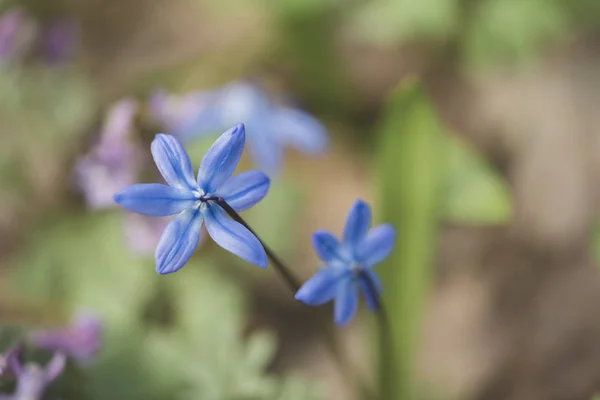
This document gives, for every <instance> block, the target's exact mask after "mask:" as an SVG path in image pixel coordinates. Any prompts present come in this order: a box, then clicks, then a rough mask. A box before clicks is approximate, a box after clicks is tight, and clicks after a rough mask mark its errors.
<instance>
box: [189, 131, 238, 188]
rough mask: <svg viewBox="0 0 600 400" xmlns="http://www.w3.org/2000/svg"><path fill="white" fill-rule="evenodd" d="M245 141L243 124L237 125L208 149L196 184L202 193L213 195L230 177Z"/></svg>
mask: <svg viewBox="0 0 600 400" xmlns="http://www.w3.org/2000/svg"><path fill="white" fill-rule="evenodd" d="M245 141H246V133H245V130H244V124H239V125H236V126H234V127H233V128H231V129H229V130H228V131H227V132H225V133H224V134H222V135H221V136H219V138H218V139H217V141H216V142H215V143H214V144H213V145H212V146H211V147H210V149H208V151H207V152H206V154H205V155H204V158H202V163H201V164H200V169H199V170H198V184H199V185H200V187H201V188H202V189H204V191H206V192H207V193H213V192H214V191H215V190H216V189H217V188H218V187H219V186H221V185H222V184H223V183H224V182H225V181H226V180H227V178H229V177H230V176H231V174H232V173H233V171H234V170H235V167H236V166H237V163H238V161H239V160H240V157H241V156H242V151H243V150H244V143H245Z"/></svg>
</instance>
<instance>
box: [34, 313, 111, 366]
mask: <svg viewBox="0 0 600 400" xmlns="http://www.w3.org/2000/svg"><path fill="white" fill-rule="evenodd" d="M30 339H31V342H32V343H33V344H34V345H35V346H36V347H39V348H41V349H45V350H50V351H55V352H60V353H65V354H66V355H67V356H69V357H71V358H73V359H74V360H75V361H77V362H78V363H80V364H86V363H88V362H90V361H91V360H92V359H93V357H94V356H95V355H96V353H97V352H98V350H99V349H100V344H101V342H102V324H101V322H100V320H99V319H98V318H97V317H95V316H94V315H91V314H88V313H80V314H78V315H76V316H75V318H74V319H73V322H72V323H71V325H70V326H69V327H67V328H65V329H60V330H39V331H35V332H32V333H31V334H30Z"/></svg>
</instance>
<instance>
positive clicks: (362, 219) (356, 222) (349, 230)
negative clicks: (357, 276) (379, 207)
mask: <svg viewBox="0 0 600 400" xmlns="http://www.w3.org/2000/svg"><path fill="white" fill-rule="evenodd" d="M370 226H371V208H370V207H369V205H368V204H367V203H365V202H364V201H362V200H356V201H355V202H354V204H352V207H351V208H350V211H349V212H348V216H347V217H346V226H345V227H344V235H343V236H344V244H345V245H346V246H347V247H348V248H349V249H350V251H352V252H355V251H356V250H357V246H358V245H359V244H360V243H361V242H362V241H363V239H364V238H365V236H367V232H368V231H369V227H370Z"/></svg>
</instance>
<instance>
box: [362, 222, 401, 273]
mask: <svg viewBox="0 0 600 400" xmlns="http://www.w3.org/2000/svg"><path fill="white" fill-rule="evenodd" d="M395 241H396V230H395V229H394V227H393V226H392V225H390V224H382V225H378V226H376V227H375V228H373V229H371V230H370V231H369V233H367V236H366V237H365V239H364V240H363V241H362V243H361V244H360V246H359V248H358V250H357V251H356V255H357V259H358V261H360V262H361V263H362V264H363V265H364V266H365V267H372V266H373V265H375V264H378V263H380V262H381V261H383V260H384V259H385V258H386V257H387V256H388V255H389V254H390V253H391V251H392V249H393V248H394V242H395Z"/></svg>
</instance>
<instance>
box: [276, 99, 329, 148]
mask: <svg viewBox="0 0 600 400" xmlns="http://www.w3.org/2000/svg"><path fill="white" fill-rule="evenodd" d="M272 112H274V114H273V115H272V117H271V118H272V119H271V121H270V123H271V126H272V127H273V129H274V133H275V135H276V137H277V138H278V141H279V143H281V144H283V145H287V146H290V147H293V148H295V149H297V150H300V151H302V152H303V153H306V154H310V155H315V154H320V153H322V152H324V151H325V150H326V149H327V147H328V145H329V138H328V137H327V130H326V129H325V127H324V126H323V125H322V124H321V123H320V122H319V121H318V120H317V119H316V118H314V117H312V116H311V115H309V114H308V113H305V112H303V111H300V110H296V109H293V108H287V107H278V108H277V110H273V111H272Z"/></svg>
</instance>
